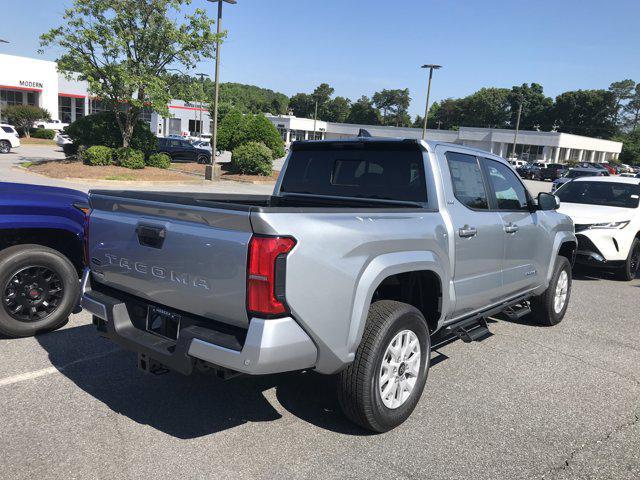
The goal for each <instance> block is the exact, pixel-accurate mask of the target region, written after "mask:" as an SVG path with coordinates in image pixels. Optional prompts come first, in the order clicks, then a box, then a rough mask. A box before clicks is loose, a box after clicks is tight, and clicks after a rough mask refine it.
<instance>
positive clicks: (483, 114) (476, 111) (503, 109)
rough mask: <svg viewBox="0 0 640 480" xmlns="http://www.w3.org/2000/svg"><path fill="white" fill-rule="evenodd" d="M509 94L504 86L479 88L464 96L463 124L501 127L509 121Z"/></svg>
mask: <svg viewBox="0 0 640 480" xmlns="http://www.w3.org/2000/svg"><path fill="white" fill-rule="evenodd" d="M509 94H510V91H509V90H508V89H506V88H481V89H480V90H478V91H477V92H475V93H473V94H472V95H469V96H468V97H466V98H464V99H463V102H462V105H463V109H464V114H463V122H464V125H465V126H467V127H488V128H491V127H494V128H503V127H504V126H505V125H506V124H507V122H508V121H509V115H510V110H509V107H510V104H509Z"/></svg>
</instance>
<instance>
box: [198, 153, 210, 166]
mask: <svg viewBox="0 0 640 480" xmlns="http://www.w3.org/2000/svg"><path fill="white" fill-rule="evenodd" d="M198 163H199V164H200V165H206V164H207V163H209V157H207V156H206V155H200V156H199V157H198Z"/></svg>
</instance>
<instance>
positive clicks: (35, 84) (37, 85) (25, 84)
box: [20, 80, 44, 88]
mask: <svg viewBox="0 0 640 480" xmlns="http://www.w3.org/2000/svg"><path fill="white" fill-rule="evenodd" d="M20 86H21V87H28V88H44V85H43V84H42V82H31V81H29V80H20Z"/></svg>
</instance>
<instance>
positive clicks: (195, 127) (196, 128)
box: [189, 120, 202, 135]
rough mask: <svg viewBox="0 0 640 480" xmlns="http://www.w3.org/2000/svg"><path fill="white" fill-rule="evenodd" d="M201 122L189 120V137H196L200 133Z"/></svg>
mask: <svg viewBox="0 0 640 480" xmlns="http://www.w3.org/2000/svg"><path fill="white" fill-rule="evenodd" d="M201 129H202V122H200V120H189V133H191V135H197V134H198V133H202V130H201Z"/></svg>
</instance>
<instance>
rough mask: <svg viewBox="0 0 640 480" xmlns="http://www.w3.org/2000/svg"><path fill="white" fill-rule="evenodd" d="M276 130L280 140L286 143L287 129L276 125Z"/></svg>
mask: <svg viewBox="0 0 640 480" xmlns="http://www.w3.org/2000/svg"><path fill="white" fill-rule="evenodd" d="M277 129H278V133H279V134H280V137H281V138H282V140H284V141H285V142H286V141H287V129H286V128H285V127H284V126H280V125H278V127H277Z"/></svg>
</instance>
